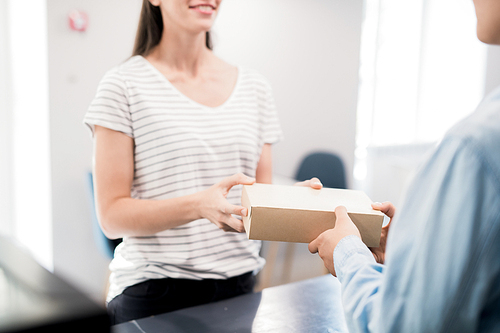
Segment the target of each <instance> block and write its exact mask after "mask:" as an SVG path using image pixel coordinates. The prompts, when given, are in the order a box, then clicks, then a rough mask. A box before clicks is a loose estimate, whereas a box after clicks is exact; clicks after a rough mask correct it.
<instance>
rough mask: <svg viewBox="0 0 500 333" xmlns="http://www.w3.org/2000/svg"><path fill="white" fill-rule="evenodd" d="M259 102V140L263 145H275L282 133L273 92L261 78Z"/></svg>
mask: <svg viewBox="0 0 500 333" xmlns="http://www.w3.org/2000/svg"><path fill="white" fill-rule="evenodd" d="M259 81H260V82H259V83H260V87H259V89H258V91H259V94H260V98H259V99H260V101H259V118H260V125H261V139H262V141H263V143H269V144H275V143H278V142H279V141H281V140H283V132H282V130H281V125H280V122H279V118H278V112H277V110H276V105H275V102H274V96H273V91H272V88H271V85H270V84H269V82H268V81H267V80H266V79H265V78H263V77H261V80H259Z"/></svg>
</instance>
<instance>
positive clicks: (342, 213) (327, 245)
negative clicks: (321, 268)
mask: <svg viewBox="0 0 500 333" xmlns="http://www.w3.org/2000/svg"><path fill="white" fill-rule="evenodd" d="M335 216H336V221H335V227H334V228H333V229H328V230H326V231H324V232H323V233H322V234H320V235H319V236H318V237H317V238H316V239H315V240H313V241H312V242H311V243H309V251H310V252H311V253H316V252H317V253H318V255H319V256H320V258H321V259H323V263H324V264H325V267H326V268H327V269H328V271H329V272H330V273H332V275H333V276H337V274H336V272H335V266H334V263H333V250H335V247H336V246H337V244H338V243H339V242H340V240H341V239H342V238H344V237H346V236H349V235H355V236H358V237H359V238H361V235H360V233H359V230H358V228H357V227H356V225H354V223H353V222H352V220H351V218H350V217H349V215H347V210H346V208H345V207H344V206H338V207H337V208H335Z"/></svg>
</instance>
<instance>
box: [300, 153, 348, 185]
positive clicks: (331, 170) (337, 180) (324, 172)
mask: <svg viewBox="0 0 500 333" xmlns="http://www.w3.org/2000/svg"><path fill="white" fill-rule="evenodd" d="M312 177H317V178H319V179H320V180H321V182H322V183H323V186H324V187H330V188H342V189H346V188H347V182H346V177H345V168H344V162H343V161H342V159H341V158H340V157H339V156H338V155H337V154H334V153H327V152H313V153H310V154H308V155H307V156H306V157H304V159H303V160H302V162H301V163H300V166H299V168H298V170H297V174H296V176H295V179H296V180H298V181H304V180H308V179H311V178H312Z"/></svg>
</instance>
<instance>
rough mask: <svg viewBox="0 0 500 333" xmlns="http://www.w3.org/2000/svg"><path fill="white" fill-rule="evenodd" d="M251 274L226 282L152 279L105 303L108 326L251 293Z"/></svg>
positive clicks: (131, 287) (253, 277) (253, 279)
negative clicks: (109, 322)
mask: <svg viewBox="0 0 500 333" xmlns="http://www.w3.org/2000/svg"><path fill="white" fill-rule="evenodd" d="M254 285H255V276H254V275H253V274H252V272H249V273H246V274H243V275H240V276H235V277H232V278H229V279H227V280H215V279H206V280H188V279H170V278H165V279H154V280H147V281H144V282H141V283H138V284H135V285H133V286H130V287H128V288H126V289H125V290H124V291H123V293H122V294H120V295H118V296H116V297H115V298H114V299H113V300H111V302H109V303H108V313H109V315H110V317H111V324H113V325H115V324H119V323H123V322H126V321H129V320H133V319H138V318H143V317H148V316H152V315H155V314H160V313H165V312H170V311H174V310H178V309H182V308H187V307H190V306H195V305H200V304H205V303H210V302H215V301H219V300H223V299H226V298H230V297H234V296H238V295H242V294H246V293H250V292H252V291H253V287H254Z"/></svg>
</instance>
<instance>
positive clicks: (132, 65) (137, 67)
mask: <svg viewBox="0 0 500 333" xmlns="http://www.w3.org/2000/svg"><path fill="white" fill-rule="evenodd" d="M146 70H147V66H146V63H145V59H144V58H143V57H142V56H132V57H130V58H128V59H126V60H125V61H123V62H122V63H120V64H118V65H116V66H114V67H112V68H111V69H109V70H108V71H107V72H106V73H105V74H104V76H103V78H102V80H103V81H106V80H110V79H112V80H118V81H123V82H124V81H126V80H128V79H130V77H134V76H135V75H137V74H138V73H143V72H144V71H146Z"/></svg>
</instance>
